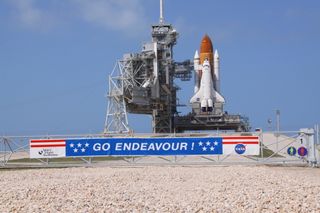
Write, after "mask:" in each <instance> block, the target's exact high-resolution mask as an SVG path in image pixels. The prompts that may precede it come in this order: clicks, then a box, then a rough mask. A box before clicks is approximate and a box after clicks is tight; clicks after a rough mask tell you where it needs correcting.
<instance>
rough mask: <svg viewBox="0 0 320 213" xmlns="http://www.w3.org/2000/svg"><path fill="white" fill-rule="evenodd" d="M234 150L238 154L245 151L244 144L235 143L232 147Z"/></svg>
mask: <svg viewBox="0 0 320 213" xmlns="http://www.w3.org/2000/svg"><path fill="white" fill-rule="evenodd" d="M234 151H235V152H236V153H237V154H239V155H242V154H243V153H245V152H246V147H245V145H243V144H237V145H236V146H235V147H234Z"/></svg>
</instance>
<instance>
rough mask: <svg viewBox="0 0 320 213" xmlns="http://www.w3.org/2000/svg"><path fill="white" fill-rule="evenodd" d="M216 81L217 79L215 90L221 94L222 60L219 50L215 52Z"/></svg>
mask: <svg viewBox="0 0 320 213" xmlns="http://www.w3.org/2000/svg"><path fill="white" fill-rule="evenodd" d="M213 69H214V79H215V89H216V91H217V92H218V93H220V58H219V54H218V50H216V51H215V52H214V66H213Z"/></svg>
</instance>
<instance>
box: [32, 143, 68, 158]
mask: <svg viewBox="0 0 320 213" xmlns="http://www.w3.org/2000/svg"><path fill="white" fill-rule="evenodd" d="M65 156H66V141H65V140H64V139H32V140H30V158H58V157H65Z"/></svg>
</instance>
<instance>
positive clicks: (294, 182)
mask: <svg viewBox="0 0 320 213" xmlns="http://www.w3.org/2000/svg"><path fill="white" fill-rule="evenodd" d="M0 184H1V185H0V186H1V187H0V192H1V196H0V212H58V211H61V212H320V169H312V168H298V167H267V166H226V167H222V166H215V167H213V166H212V167H200V166H198V167H182V166H179V167H169V166H163V167H161V166H152V167H138V168H110V167H102V168H67V169H39V170H36V169H32V170H15V171H10V170H9V171H8V170H7V171H4V170H0Z"/></svg>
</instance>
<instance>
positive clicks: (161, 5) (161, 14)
mask: <svg viewBox="0 0 320 213" xmlns="http://www.w3.org/2000/svg"><path fill="white" fill-rule="evenodd" d="M163 23H164V18H163V0H160V24H163Z"/></svg>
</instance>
